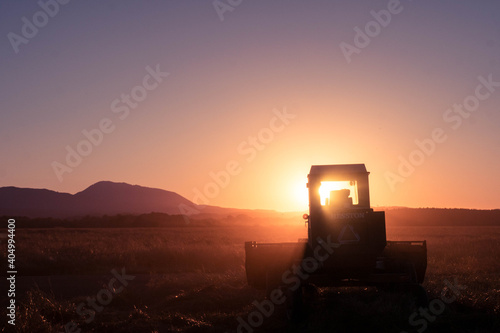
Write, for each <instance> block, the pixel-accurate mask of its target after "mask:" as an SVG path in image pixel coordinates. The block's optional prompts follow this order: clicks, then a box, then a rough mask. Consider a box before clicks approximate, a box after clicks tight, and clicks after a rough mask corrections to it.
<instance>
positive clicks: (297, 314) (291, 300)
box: [284, 286, 305, 324]
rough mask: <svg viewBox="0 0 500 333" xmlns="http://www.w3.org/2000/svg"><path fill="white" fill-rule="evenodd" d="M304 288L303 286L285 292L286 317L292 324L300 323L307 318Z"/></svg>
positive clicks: (287, 289)
mask: <svg viewBox="0 0 500 333" xmlns="http://www.w3.org/2000/svg"><path fill="white" fill-rule="evenodd" d="M302 287H303V286H299V287H298V288H297V289H296V290H292V289H290V288H286V290H285V291H284V292H285V296H286V301H285V308H286V317H287V319H288V320H289V321H290V322H292V323H294V324H297V323H300V322H301V321H302V320H303V319H304V318H305V311H304V310H305V306H304V297H303V293H302V291H303V290H302Z"/></svg>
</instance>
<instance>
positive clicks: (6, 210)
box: [0, 181, 198, 218]
mask: <svg viewBox="0 0 500 333" xmlns="http://www.w3.org/2000/svg"><path fill="white" fill-rule="evenodd" d="M181 204H183V205H185V206H187V207H189V208H193V209H196V208H197V207H198V206H197V205H195V204H194V203H192V202H191V201H189V200H188V199H186V198H184V197H182V196H180V195H179V194H177V193H175V192H171V191H166V190H161V189H156V188H149V187H143V186H138V185H130V184H127V183H114V182H110V181H101V182H98V183H95V184H93V185H91V186H89V187H88V188H86V189H85V190H83V191H81V192H78V193H76V194H69V193H60V192H56V191H51V190H47V189H31V188H18V187H2V188H0V215H10V216H27V217H58V218H60V217H77V216H85V215H114V214H143V213H150V212H161V213H167V214H180V213H181V211H180V210H179V205H181Z"/></svg>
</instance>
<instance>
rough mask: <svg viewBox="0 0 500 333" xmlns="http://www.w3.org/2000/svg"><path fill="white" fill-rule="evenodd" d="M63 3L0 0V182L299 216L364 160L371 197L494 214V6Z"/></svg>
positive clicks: (497, 104) (499, 72) (498, 53)
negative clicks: (319, 178) (321, 176)
mask: <svg viewBox="0 0 500 333" xmlns="http://www.w3.org/2000/svg"><path fill="white" fill-rule="evenodd" d="M59 1H60V2H56V0H41V1H40V3H37V2H36V1H2V2H1V3H0V32H1V36H2V37H1V42H0V73H1V76H0V95H1V97H0V110H1V116H2V120H1V122H0V139H1V144H0V153H1V156H2V162H1V163H0V186H17V187H31V188H47V189H51V190H56V191H59V192H68V193H76V192H79V191H82V190H84V189H85V188H86V187H88V186H89V185H91V184H93V183H95V182H97V181H100V180H110V181H116V182H127V183H130V184H138V185H143V186H148V187H155V188H162V189H166V190H170V191H174V192H177V193H179V194H180V195H182V196H184V197H186V198H187V199H189V200H194V199H195V197H196V196H197V193H202V194H204V197H205V198H206V199H207V202H204V203H208V204H210V205H217V206H224V207H234V208H263V209H276V210H281V211H296V210H302V209H306V208H307V197H306V196H305V194H306V193H307V192H306V188H305V183H306V181H307V178H306V177H307V174H308V172H309V169H310V166H311V165H313V164H337V163H340V164H349V163H365V164H366V167H367V169H368V170H369V171H370V172H371V175H370V186H371V202H372V204H373V205H374V206H408V207H448V208H455V207H457V208H480V209H491V208H500V176H499V174H498V172H499V169H500V168H499V166H500V153H499V147H500V2H498V1H493V0H490V1H486V0H484V1H472V0H471V1H464V0H458V1H457V0H445V1H410V0H402V1H401V2H398V1H394V0H391V1H389V0H383V1H355V2H354V1H326V0H323V1H263V0H261V1H256V0H252V1H250V0H243V1H239V0H221V1H215V2H213V1H188V0H182V1H180V0H177V1H129V0H123V1H94V0H91V1H76V0H73V1H68V0H64V1H63V0H59ZM66 2H67V3H66ZM231 4H232V5H231ZM42 7H45V11H44V9H42ZM46 12H48V14H46ZM37 25H38V26H37ZM167 73H168V74H167ZM84 133H86V134H84ZM87 137H90V139H89V138H87ZM91 141H93V143H92V142H91ZM416 141H417V142H419V143H417V142H416ZM419 147H420V148H419ZM68 151H70V152H68ZM78 151H80V153H81V154H80V153H79V152H78ZM76 154H78V156H79V157H78V156H76ZM68 155H70V157H69V163H68V161H67V158H68ZM83 155H86V156H83ZM75 156H76V157H75ZM70 171H71V172H70ZM214 178H215V180H214ZM210 184H211V185H210ZM198 191H199V192H198ZM198 197H199V195H198ZM197 203H203V202H202V201H199V202H197Z"/></svg>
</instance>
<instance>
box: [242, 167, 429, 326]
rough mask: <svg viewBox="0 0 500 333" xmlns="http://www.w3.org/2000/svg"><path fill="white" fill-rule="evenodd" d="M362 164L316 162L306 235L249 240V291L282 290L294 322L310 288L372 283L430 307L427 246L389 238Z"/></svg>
mask: <svg viewBox="0 0 500 333" xmlns="http://www.w3.org/2000/svg"><path fill="white" fill-rule="evenodd" d="M368 175H369V172H367V170H366V167H365V165H364V164H350V165H313V166H312V167H311V170H310V172H309V175H308V184H307V185H308V189H309V214H304V219H305V221H306V223H307V227H308V238H307V239H303V240H299V241H298V242H296V243H258V242H255V241H251V242H245V257H246V258H245V259H246V261H245V268H246V276H247V281H248V284H249V285H250V286H253V287H255V288H259V289H266V290H267V293H268V296H270V295H271V294H272V292H273V291H274V290H281V291H282V292H283V293H284V294H285V296H286V302H287V305H288V306H287V313H288V315H289V316H290V317H292V318H295V317H297V316H299V315H300V313H301V312H302V310H303V307H304V302H305V300H304V298H305V295H307V290H310V288H311V286H318V287H338V286H375V287H377V288H381V289H384V290H393V291H396V292H401V293H411V294H413V295H414V296H415V297H416V302H417V303H421V304H424V303H426V302H427V295H426V292H425V289H423V287H422V286H421V283H422V282H423V280H424V276H425V271H426V268H427V246H426V241H425V240H424V241H387V240H386V230H385V213H384V212H375V211H373V209H372V208H371V207H370V195H369V184H368Z"/></svg>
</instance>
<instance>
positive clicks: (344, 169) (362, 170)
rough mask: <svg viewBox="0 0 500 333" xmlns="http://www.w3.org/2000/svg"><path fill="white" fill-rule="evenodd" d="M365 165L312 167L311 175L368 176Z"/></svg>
mask: <svg viewBox="0 0 500 333" xmlns="http://www.w3.org/2000/svg"><path fill="white" fill-rule="evenodd" d="M368 173H369V172H368V171H366V167H365V165H364V164H333V165H312V166H311V171H309V174H310V175H314V176H321V175H347V174H368Z"/></svg>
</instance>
